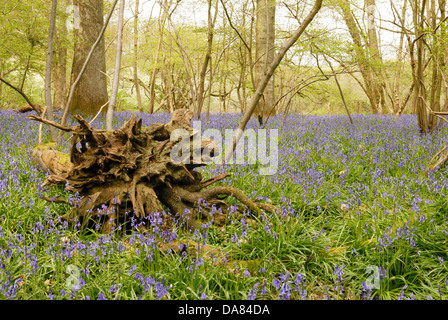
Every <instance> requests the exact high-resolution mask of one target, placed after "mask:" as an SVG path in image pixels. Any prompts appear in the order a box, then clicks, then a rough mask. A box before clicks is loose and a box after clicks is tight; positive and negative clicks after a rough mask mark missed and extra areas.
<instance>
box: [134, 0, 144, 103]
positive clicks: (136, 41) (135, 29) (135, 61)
mask: <svg viewBox="0 0 448 320" xmlns="http://www.w3.org/2000/svg"><path fill="white" fill-rule="evenodd" d="M138 6H139V0H135V13H134V68H133V70H134V72H133V73H134V86H135V94H136V95H137V106H138V111H140V112H143V105H142V96H141V94H140V84H139V81H138V73H137V66H138V65H137V62H138V10H139V8H138Z"/></svg>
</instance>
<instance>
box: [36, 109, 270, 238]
mask: <svg viewBox="0 0 448 320" xmlns="http://www.w3.org/2000/svg"><path fill="white" fill-rule="evenodd" d="M192 116H193V114H192V112H191V111H189V110H186V109H179V110H176V111H175V112H174V113H173V114H172V117H171V120H170V121H169V122H168V123H166V124H160V123H156V124H153V125H151V126H149V127H146V128H142V121H141V119H140V120H137V119H136V117H135V115H133V116H132V117H131V119H130V120H129V121H127V122H126V123H125V124H124V125H123V126H122V127H121V128H120V129H117V130H113V131H106V130H98V129H95V128H93V127H92V126H91V125H90V124H89V123H87V122H86V121H85V120H84V119H83V118H82V117H80V116H75V119H76V120H77V121H78V123H79V126H77V127H65V126H64V127H63V126H60V125H59V124H56V123H53V122H51V121H48V120H45V119H42V118H39V117H36V116H29V118H30V119H33V120H37V121H40V122H44V123H47V124H50V125H53V126H55V127H57V128H59V129H61V130H64V131H67V132H71V133H72V136H73V137H72V143H71V148H70V154H69V155H65V154H63V153H61V152H58V151H56V150H54V149H53V148H52V147H51V146H38V147H36V148H35V149H33V152H32V157H33V160H34V161H35V162H36V163H37V164H38V165H39V166H40V167H41V168H42V169H43V170H45V171H47V170H50V172H51V174H50V175H49V176H48V177H47V179H46V180H45V182H44V183H43V186H51V185H57V184H65V185H66V190H69V191H71V192H74V193H76V194H77V195H79V197H80V201H78V202H77V203H75V204H72V205H73V210H72V211H71V212H68V213H67V214H66V215H64V217H63V218H67V219H68V220H72V219H74V217H77V218H78V219H81V220H83V221H84V222H86V221H87V220H89V219H91V218H95V217H98V216H104V217H106V219H105V220H106V221H107V223H106V226H107V227H106V228H105V230H104V231H105V232H109V231H111V228H112V227H113V226H114V225H115V223H116V221H117V220H120V219H126V218H129V214H130V215H132V216H134V217H136V218H141V219H143V218H147V217H149V216H151V215H152V214H155V213H162V212H169V214H165V215H164V226H165V228H170V227H171V225H172V222H173V221H175V220H179V221H180V222H181V223H185V225H186V227H188V228H194V227H197V226H198V222H199V221H202V220H207V221H208V220H210V219H213V220H214V221H215V223H220V222H223V221H224V220H225V217H226V212H227V208H228V204H227V203H226V202H225V201H223V197H224V198H225V197H226V196H233V197H234V198H236V199H237V200H238V201H239V202H240V203H242V204H243V205H244V206H246V207H247V208H248V209H249V210H250V211H251V212H252V213H254V214H258V215H259V214H261V210H266V211H273V212H278V209H277V208H276V207H274V206H271V205H267V204H261V203H255V202H254V201H252V200H250V199H249V198H248V197H247V196H246V195H244V193H243V192H242V191H241V190H238V189H236V188H234V187H230V186H229V187H211V188H207V187H209V186H211V185H212V184H214V183H216V182H218V181H221V180H223V179H225V178H227V177H228V176H229V175H230V174H221V175H218V176H216V177H213V178H211V179H208V180H203V178H202V174H201V173H200V172H198V171H195V170H194V169H195V168H196V167H199V166H204V165H206V163H205V162H200V163H195V162H194V160H195V159H194V155H195V154H197V153H200V154H201V155H204V156H205V157H202V160H201V161H204V159H207V156H206V155H207V154H208V158H209V159H210V157H213V156H214V150H215V147H216V145H215V143H214V141H213V140H208V139H201V144H200V146H195V145H194V144H193V137H194V136H195V135H196V134H198V133H196V132H193V130H192V128H191V127H190V121H191V119H192ZM176 129H185V130H187V131H188V132H189V135H190V147H191V148H190V150H191V152H190V155H189V156H190V161H189V162H186V163H174V162H173V161H172V159H171V156H170V155H171V151H172V149H173V147H175V146H176V144H178V141H172V140H171V136H172V133H173V131H174V130H176ZM187 158H188V155H187ZM205 188H207V189H205ZM47 200H50V201H51V200H52V199H48V198H47ZM53 201H56V202H63V201H64V200H61V199H53Z"/></svg>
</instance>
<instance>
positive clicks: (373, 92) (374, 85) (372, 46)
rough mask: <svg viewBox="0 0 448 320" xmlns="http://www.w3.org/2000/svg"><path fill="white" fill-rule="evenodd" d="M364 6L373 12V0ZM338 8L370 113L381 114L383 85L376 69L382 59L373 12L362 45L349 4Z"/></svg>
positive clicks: (367, 0) (341, 3)
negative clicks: (353, 52)
mask: <svg viewBox="0 0 448 320" xmlns="http://www.w3.org/2000/svg"><path fill="white" fill-rule="evenodd" d="M365 4H366V6H367V8H369V10H372V11H373V9H374V8H375V0H366V1H365ZM340 7H341V9H342V16H343V18H344V21H345V24H346V25H347V28H348V31H349V33H350V36H351V38H352V40H353V44H354V47H355V58H356V60H357V64H358V66H359V69H360V72H361V75H362V77H363V80H364V84H365V85H364V87H363V90H364V92H365V94H366V95H367V97H368V99H369V102H370V106H371V108H372V112H373V113H374V114H378V113H382V109H383V106H385V99H384V86H385V85H384V82H383V81H382V79H381V78H382V76H380V73H379V72H376V69H378V68H381V63H382V59H381V56H380V54H379V44H378V37H377V35H376V28H375V17H374V11H373V12H372V11H371V12H370V16H369V17H368V21H369V30H368V36H367V40H366V41H365V43H363V40H362V39H363V37H362V32H361V30H360V29H359V28H358V23H357V22H356V20H355V18H354V16H353V13H352V11H351V9H350V3H349V2H348V1H341V2H340Z"/></svg>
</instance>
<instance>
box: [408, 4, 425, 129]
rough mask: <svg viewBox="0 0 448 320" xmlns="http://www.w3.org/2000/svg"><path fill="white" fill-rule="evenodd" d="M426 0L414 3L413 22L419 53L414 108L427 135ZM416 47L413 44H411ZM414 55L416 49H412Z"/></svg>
mask: <svg viewBox="0 0 448 320" xmlns="http://www.w3.org/2000/svg"><path fill="white" fill-rule="evenodd" d="M425 7H426V0H423V1H422V3H421V4H420V1H419V0H415V1H414V8H413V11H414V12H413V20H414V28H415V30H414V32H415V40H414V42H415V46H416V51H417V61H414V62H413V63H414V67H413V71H414V72H413V74H414V76H413V79H414V97H413V103H412V104H413V107H414V110H415V112H416V113H417V117H418V124H419V127H420V131H421V133H427V132H428V130H429V126H428V119H427V112H426V105H425V103H426V88H425V84H424V74H423V71H424V64H425V61H424V47H423V45H424V42H423V41H424V38H425V36H424V30H423V29H424V16H425ZM411 46H412V47H414V45H413V44H411ZM411 51H412V53H413V52H414V48H411Z"/></svg>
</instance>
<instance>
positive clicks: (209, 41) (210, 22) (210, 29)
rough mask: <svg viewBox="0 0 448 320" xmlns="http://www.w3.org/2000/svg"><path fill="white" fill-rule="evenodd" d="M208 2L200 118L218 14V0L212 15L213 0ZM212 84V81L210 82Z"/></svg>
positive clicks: (200, 90)
mask: <svg viewBox="0 0 448 320" xmlns="http://www.w3.org/2000/svg"><path fill="white" fill-rule="evenodd" d="M207 3H208V27H207V30H208V31H207V52H206V53H205V57H204V62H203V63H202V69H201V73H200V74H199V90H198V97H197V99H198V103H197V108H198V109H197V111H196V116H197V118H198V119H200V118H201V112H202V106H203V104H204V99H205V96H204V92H205V76H206V73H207V69H211V63H210V61H211V58H212V46H213V35H214V28H215V21H216V17H217V15H218V1H216V6H215V15H214V16H212V0H207ZM209 79H210V81H211V79H212V78H211V77H210V78H209ZM209 86H211V82H210V83H209Z"/></svg>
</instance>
